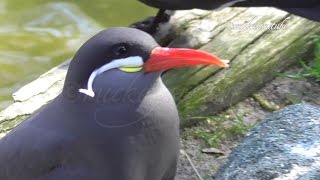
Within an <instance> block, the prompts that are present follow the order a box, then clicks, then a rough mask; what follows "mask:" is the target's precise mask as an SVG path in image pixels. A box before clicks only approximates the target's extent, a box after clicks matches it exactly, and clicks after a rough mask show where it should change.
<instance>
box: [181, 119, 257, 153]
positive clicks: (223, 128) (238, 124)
mask: <svg viewBox="0 0 320 180" xmlns="http://www.w3.org/2000/svg"><path fill="white" fill-rule="evenodd" d="M191 119H192V120H194V121H197V122H198V125H197V126H195V127H192V128H187V129H185V131H184V133H183V135H184V136H193V137H195V138H200V139H202V140H204V141H205V142H206V143H207V144H208V145H209V146H210V147H216V148H219V147H220V144H222V142H223V141H227V140H234V139H237V138H239V137H242V136H243V135H244V134H245V133H247V132H248V131H249V130H250V129H251V128H252V127H253V125H247V124H245V123H244V121H243V115H234V114H232V115H231V116H222V115H220V116H207V117H205V116H204V117H193V118H191Z"/></svg>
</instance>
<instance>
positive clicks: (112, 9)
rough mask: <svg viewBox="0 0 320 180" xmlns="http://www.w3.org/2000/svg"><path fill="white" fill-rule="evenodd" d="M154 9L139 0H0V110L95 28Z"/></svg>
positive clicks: (120, 23) (131, 19)
mask: <svg viewBox="0 0 320 180" xmlns="http://www.w3.org/2000/svg"><path fill="white" fill-rule="evenodd" d="M155 12H156V10H155V9H152V8H150V7H147V6H145V5H143V4H141V3H139V2H138V1H137V0H121V1H120V0H91V1H88V0H65V1H63V0H62V1H56V0H29V1H25V0H0V42H1V43H0V110H1V109H3V108H5V107H6V106H8V105H9V104H10V103H12V98H11V95H12V93H14V92H15V91H16V90H17V89H19V88H20V87H21V86H23V85H25V84H27V83H28V82H30V81H32V80H34V79H35V78H37V77H38V76H39V75H41V74H42V73H44V72H46V71H48V70H49V69H50V68H52V67H54V66H56V65H58V64H60V63H61V62H63V61H65V60H67V59H69V58H71V57H72V55H73V54H74V53H75V51H77V49H78V48H79V46H80V45H81V44H82V43H83V42H84V41H85V40H87V39H88V38H89V37H90V36H92V35H93V34H95V33H96V32H98V31H100V30H101V29H103V28H107V27H112V26H127V25H129V24H131V23H132V22H136V21H139V20H141V19H143V18H145V17H147V16H151V15H153V14H154V13H155Z"/></svg>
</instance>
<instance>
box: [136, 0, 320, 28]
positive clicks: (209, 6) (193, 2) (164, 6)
mask: <svg viewBox="0 0 320 180" xmlns="http://www.w3.org/2000/svg"><path fill="white" fill-rule="evenodd" d="M139 1H140V2H142V3H145V4H146V5H149V6H152V7H155V8H158V9H160V10H159V12H158V14H157V16H156V17H155V20H154V21H153V22H152V23H150V22H149V23H147V22H143V23H140V24H139V23H136V24H134V25H133V26H134V27H136V28H138V29H142V30H144V31H146V32H148V33H151V34H153V33H155V32H156V30H157V28H158V25H159V23H161V22H165V21H167V20H168V19H169V18H168V15H167V14H165V10H187V9H194V8H196V9H204V10H219V9H222V8H224V7H275V8H279V9H282V10H284V11H287V12H289V13H292V14H295V15H298V16H301V17H304V18H307V19H310V20H314V21H320V1H319V0H304V1H301V0H202V1H198V0H139Z"/></svg>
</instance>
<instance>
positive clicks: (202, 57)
mask: <svg viewBox="0 0 320 180" xmlns="http://www.w3.org/2000/svg"><path fill="white" fill-rule="evenodd" d="M227 63H228V62H227V61H226V60H221V59H220V58H218V57H216V56H214V55H212V54H210V53H207V52H204V51H200V50H194V49H185V48H162V47H156V48H154V49H153V50H152V52H151V56H150V58H149V59H148V60H147V62H146V63H144V69H145V71H146V72H155V71H164V70H168V69H173V68H178V67H185V66H196V65H214V66H220V67H229V65H228V64H227Z"/></svg>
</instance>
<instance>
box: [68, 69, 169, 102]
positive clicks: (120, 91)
mask: <svg viewBox="0 0 320 180" xmlns="http://www.w3.org/2000/svg"><path fill="white" fill-rule="evenodd" d="M111 75H112V76H111ZM121 75H122V76H121ZM160 75H161V73H147V74H146V73H144V72H141V73H135V74H130V75H126V74H124V73H123V72H119V71H112V72H110V76H108V75H105V76H99V77H98V78H97V79H96V80H95V82H94V86H93V90H94V93H95V96H94V97H90V96H88V95H86V94H83V93H80V92H79V89H80V88H81V85H79V84H76V83H69V82H66V83H65V85H64V89H63V91H62V96H63V97H64V98H65V99H67V100H68V101H72V102H74V103H95V104H109V105H114V104H118V103H133V104H139V103H140V102H141V101H142V100H143V98H144V97H146V96H147V95H149V94H152V93H154V92H156V91H157V90H159V89H161V88H165V86H164V84H163V82H162V80H161V76H160ZM110 77H114V78H110Z"/></svg>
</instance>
